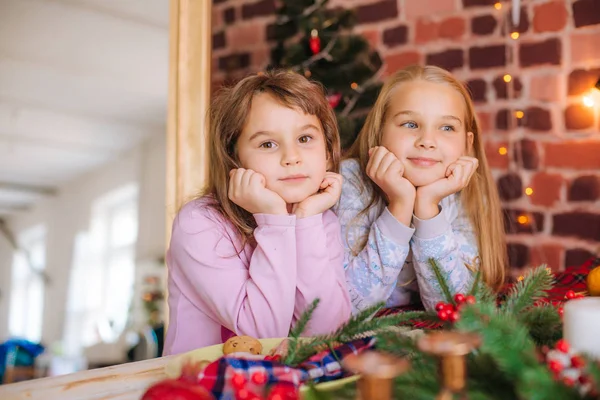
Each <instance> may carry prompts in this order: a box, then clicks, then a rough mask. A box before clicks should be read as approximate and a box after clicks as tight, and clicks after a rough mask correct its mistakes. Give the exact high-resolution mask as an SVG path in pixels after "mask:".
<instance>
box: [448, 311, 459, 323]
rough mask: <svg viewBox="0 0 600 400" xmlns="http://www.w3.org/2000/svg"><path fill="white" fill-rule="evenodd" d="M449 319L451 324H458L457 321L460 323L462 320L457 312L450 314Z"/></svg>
mask: <svg viewBox="0 0 600 400" xmlns="http://www.w3.org/2000/svg"><path fill="white" fill-rule="evenodd" d="M449 319H450V322H456V321H458V320H459V319H460V315H459V314H458V312H457V311H453V312H452V313H451V314H450V317H449Z"/></svg>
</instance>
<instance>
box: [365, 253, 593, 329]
mask: <svg viewBox="0 0 600 400" xmlns="http://www.w3.org/2000/svg"><path fill="white" fill-rule="evenodd" d="M598 265H600V258H596V259H594V258H592V259H589V260H588V261H586V262H585V263H583V264H582V265H580V266H577V267H569V268H567V270H566V271H564V272H561V273H558V274H555V276H554V286H553V287H552V289H550V290H549V291H548V292H547V293H548V295H547V297H546V299H545V300H544V302H547V303H552V304H560V303H562V302H563V301H564V300H565V295H566V293H567V292H568V291H569V290H572V291H574V292H575V293H582V292H585V291H586V290H587V289H586V282H585V280H586V278H587V275H588V273H589V272H590V271H591V270H592V268H594V267H596V266H598ZM512 285H513V284H512V283H510V284H507V285H506V286H505V287H504V288H503V289H502V290H501V291H500V293H499V295H498V297H499V299H500V300H502V299H503V298H504V297H505V296H506V295H507V294H508V292H509V290H510V288H511V287H512ZM422 310H423V306H422V305H421V304H411V305H407V306H400V307H393V308H386V309H384V310H381V311H380V312H379V313H378V314H377V316H384V315H392V314H397V313H400V312H407V311H422ZM410 325H411V326H412V327H413V328H415V329H436V328H440V327H441V326H442V325H441V324H438V323H436V322H419V321H415V322H413V323H412V324H410Z"/></svg>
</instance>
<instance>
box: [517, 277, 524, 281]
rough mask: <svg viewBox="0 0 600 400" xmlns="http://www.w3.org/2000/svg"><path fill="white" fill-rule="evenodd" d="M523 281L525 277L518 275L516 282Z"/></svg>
mask: <svg viewBox="0 0 600 400" xmlns="http://www.w3.org/2000/svg"><path fill="white" fill-rule="evenodd" d="M523 279H525V277H524V276H523V275H520V276H519V277H518V278H517V280H518V281H519V282H521V281H522V280H523Z"/></svg>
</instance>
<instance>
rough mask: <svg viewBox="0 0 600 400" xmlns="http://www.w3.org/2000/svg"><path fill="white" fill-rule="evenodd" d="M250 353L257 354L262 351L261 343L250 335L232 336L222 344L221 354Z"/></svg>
mask: <svg viewBox="0 0 600 400" xmlns="http://www.w3.org/2000/svg"><path fill="white" fill-rule="evenodd" d="M240 352H241V353H250V354H254V355H259V354H260V353H261V352H262V344H261V343H260V342H259V341H258V339H255V338H253V337H252V336H234V337H232V338H230V339H229V340H227V341H226V342H225V343H224V344H223V354H225V355H227V354H231V353H240Z"/></svg>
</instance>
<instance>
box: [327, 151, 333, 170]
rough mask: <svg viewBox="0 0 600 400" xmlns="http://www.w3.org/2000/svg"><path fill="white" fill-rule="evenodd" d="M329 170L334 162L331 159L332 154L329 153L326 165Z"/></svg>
mask: <svg viewBox="0 0 600 400" xmlns="http://www.w3.org/2000/svg"><path fill="white" fill-rule="evenodd" d="M326 168H327V171H331V168H333V162H332V161H331V155H330V154H327V165H326Z"/></svg>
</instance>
